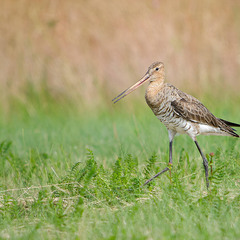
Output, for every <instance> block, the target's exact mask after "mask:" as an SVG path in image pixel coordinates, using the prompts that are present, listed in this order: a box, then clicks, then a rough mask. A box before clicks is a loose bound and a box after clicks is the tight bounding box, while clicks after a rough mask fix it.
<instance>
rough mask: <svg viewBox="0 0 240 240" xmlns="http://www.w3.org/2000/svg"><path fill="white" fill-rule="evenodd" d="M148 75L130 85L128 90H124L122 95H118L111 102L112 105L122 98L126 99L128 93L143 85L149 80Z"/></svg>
mask: <svg viewBox="0 0 240 240" xmlns="http://www.w3.org/2000/svg"><path fill="white" fill-rule="evenodd" d="M149 77H150V75H149V74H148V73H146V74H145V75H144V77H143V78H141V79H140V80H139V81H138V82H137V83H135V84H134V85H132V86H131V87H130V88H128V89H126V90H125V91H123V92H122V93H120V94H119V95H118V96H117V97H115V98H114V99H113V100H112V101H113V102H114V103H116V102H118V101H119V100H121V99H122V98H124V97H126V96H127V95H128V94H129V93H131V92H133V91H134V90H136V89H137V88H138V87H140V86H141V85H142V84H143V83H145V82H146V81H147V80H148V79H149Z"/></svg>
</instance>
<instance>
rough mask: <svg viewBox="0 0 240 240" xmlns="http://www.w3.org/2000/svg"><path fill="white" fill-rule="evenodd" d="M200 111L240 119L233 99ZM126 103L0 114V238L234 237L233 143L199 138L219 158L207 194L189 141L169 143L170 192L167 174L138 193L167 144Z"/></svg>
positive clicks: (238, 181)
mask: <svg viewBox="0 0 240 240" xmlns="http://www.w3.org/2000/svg"><path fill="white" fill-rule="evenodd" d="M128 100H129V101H131V99H128ZM206 102H208V103H209V104H208V107H209V108H210V109H211V110H213V112H214V113H215V114H216V115H217V116H219V117H222V118H225V119H227V120H232V121H233V120H235V121H237V120H239V119H240V113H239V111H238V109H239V107H237V106H239V105H240V100H239V99H234V100H232V101H229V100H228V101H227V102H225V101H223V100H222V102H219V104H218V105H217V106H214V104H213V101H211V99H210V100H207V99H205V101H204V103H206ZM211 102H212V103H211ZM126 104H127V100H124V101H123V102H121V103H119V104H118V105H114V106H111V105H108V106H106V107H105V110H104V109H103V110H98V111H97V112H95V113H93V111H87V110H86V111H83V110H82V111H75V110H74V109H71V110H69V109H68V108H67V107H63V108H62V109H60V110H56V109H58V108H59V107H57V105H55V108H51V109H48V110H43V111H42V110H41V109H37V108H36V109H35V108H34V107H33V106H34V105H33V106H32V107H28V109H27V110H26V109H22V110H18V112H15V113H13V112H12V111H9V112H8V114H7V115H2V120H1V122H0V141H1V143H0V161H1V168H0V238H1V239H239V238H240V228H239V226H240V217H239V216H240V207H239V206H240V195H239V194H240V191H239V187H240V150H239V149H240V148H239V147H240V142H239V139H235V138H230V137H214V136H201V137H199V143H200V145H201V147H202V150H203V151H204V153H205V154H207V156H208V158H209V162H210V160H211V158H210V156H209V153H210V152H214V154H215V155H214V157H213V158H212V165H211V166H212V173H210V186H211V187H210V191H209V192H207V190H206V186H205V179H204V170H203V167H202V160H201V157H200V155H199V153H198V151H197V149H196V148H195V145H194V144H193V142H192V141H191V139H190V138H189V137H187V136H179V137H177V138H176V140H175V142H174V154H173V159H174V167H173V170H172V175H173V176H172V183H170V180H169V174H168V173H166V174H165V175H163V176H161V177H159V178H157V179H156V180H155V181H153V182H152V183H151V184H150V185H148V186H145V187H142V184H143V183H144V181H145V180H146V179H148V178H149V177H150V176H152V175H154V174H155V173H157V172H158V171H159V170H161V169H162V168H164V167H165V166H166V164H167V161H168V136H167V131H166V129H165V127H164V126H163V125H162V124H160V123H159V121H158V120H157V119H156V118H155V117H154V116H153V114H152V113H151V111H150V109H148V107H147V106H146V104H145V103H144V100H143V99H142V100H141V101H140V103H136V104H131V105H130V106H129V104H128V107H127V108H126V109H125V107H126ZM228 106H231V107H230V108H228ZM18 109H20V108H19V107H18ZM53 109H55V110H53ZM13 110H14V109H13Z"/></svg>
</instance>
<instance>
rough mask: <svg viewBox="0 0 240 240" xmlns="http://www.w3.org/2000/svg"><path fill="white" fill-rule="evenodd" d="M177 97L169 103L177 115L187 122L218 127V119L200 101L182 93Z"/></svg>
mask: <svg viewBox="0 0 240 240" xmlns="http://www.w3.org/2000/svg"><path fill="white" fill-rule="evenodd" d="M179 96H180V98H179V99H177V100H173V101H172V102H171V106H172V107H173V109H174V111H175V113H176V114H177V115H179V116H181V117H182V118H184V119H186V120H188V121H193V122H198V123H204V124H208V125H210V126H214V127H218V126H219V121H218V119H217V118H216V117H215V116H214V115H213V114H212V113H211V112H210V111H209V110H208V109H207V108H206V107H205V106H204V105H203V104H202V103H201V102H200V101H198V100H197V99H196V98H194V97H192V96H190V95H187V94H185V93H183V92H181V94H179Z"/></svg>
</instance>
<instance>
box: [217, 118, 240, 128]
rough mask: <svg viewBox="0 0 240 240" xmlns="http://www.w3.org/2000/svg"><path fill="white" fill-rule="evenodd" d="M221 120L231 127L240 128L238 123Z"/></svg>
mask: <svg viewBox="0 0 240 240" xmlns="http://www.w3.org/2000/svg"><path fill="white" fill-rule="evenodd" d="M220 120H221V121H222V122H224V123H225V124H227V125H228V126H230V127H240V124H238V123H233V122H229V121H226V120H223V119H221V118H220Z"/></svg>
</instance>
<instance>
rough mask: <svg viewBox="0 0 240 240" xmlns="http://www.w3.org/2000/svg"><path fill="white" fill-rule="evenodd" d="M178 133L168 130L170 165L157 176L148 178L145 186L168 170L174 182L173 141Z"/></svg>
mask: <svg viewBox="0 0 240 240" xmlns="http://www.w3.org/2000/svg"><path fill="white" fill-rule="evenodd" d="M175 135H176V132H175V131H172V130H168V136H169V163H168V167H166V168H164V169H163V170H162V171H161V172H159V173H157V174H156V175H155V176H153V177H152V178H150V179H148V180H147V181H146V182H145V183H144V184H143V186H145V185H146V184H148V183H149V182H151V181H152V180H153V179H154V178H156V177H158V176H159V175H161V174H163V173H165V172H166V171H168V170H169V171H170V181H171V182H172V178H171V169H172V142H173V138H174V136H175Z"/></svg>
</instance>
